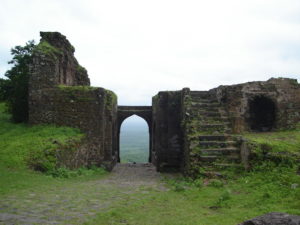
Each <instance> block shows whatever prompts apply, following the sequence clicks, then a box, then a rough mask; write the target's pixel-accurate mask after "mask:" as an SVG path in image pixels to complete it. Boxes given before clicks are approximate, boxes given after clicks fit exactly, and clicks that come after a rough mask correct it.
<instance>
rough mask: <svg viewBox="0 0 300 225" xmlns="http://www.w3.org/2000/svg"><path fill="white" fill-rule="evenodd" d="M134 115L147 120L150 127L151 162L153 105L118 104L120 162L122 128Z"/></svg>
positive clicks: (118, 149) (117, 141)
mask: <svg viewBox="0 0 300 225" xmlns="http://www.w3.org/2000/svg"><path fill="white" fill-rule="evenodd" d="M132 115H137V116H139V117H141V118H143V119H144V120H146V122H147V124H148V128H149V160H148V161H149V162H151V143H152V107H151V106H118V112H117V129H118V130H117V140H115V141H116V143H117V151H118V162H120V130H121V125H122V123H123V121H124V120H125V119H127V118H128V117H130V116H132Z"/></svg>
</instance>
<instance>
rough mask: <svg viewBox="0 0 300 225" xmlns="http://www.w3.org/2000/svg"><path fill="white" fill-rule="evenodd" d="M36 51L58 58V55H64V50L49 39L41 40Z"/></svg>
mask: <svg viewBox="0 0 300 225" xmlns="http://www.w3.org/2000/svg"><path fill="white" fill-rule="evenodd" d="M35 51H36V52H39V53H43V54H45V55H47V56H49V57H51V58H52V59H57V56H58V55H62V54H63V52H62V51H61V50H60V49H58V48H56V47H54V46H52V45H51V44H49V43H48V42H47V41H41V42H40V43H39V44H38V45H37V46H36V49H35Z"/></svg>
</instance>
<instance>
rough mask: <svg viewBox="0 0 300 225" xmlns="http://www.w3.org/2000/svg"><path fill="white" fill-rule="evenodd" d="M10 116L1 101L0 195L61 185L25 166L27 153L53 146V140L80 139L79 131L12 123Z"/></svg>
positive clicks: (58, 181) (62, 182) (54, 145)
mask: <svg viewBox="0 0 300 225" xmlns="http://www.w3.org/2000/svg"><path fill="white" fill-rule="evenodd" d="M9 118H10V115H8V114H7V113H5V105H4V103H0V171H1V172H0V196H1V195H3V194H7V193H12V192H15V191H21V190H24V189H26V188H29V189H30V188H34V189H35V188H37V187H38V186H44V185H58V184H64V183H65V181H63V180H59V179H54V178H52V177H50V176H45V175H44V174H41V173H38V172H34V171H32V170H30V169H28V167H27V162H26V161H27V158H28V155H29V154H30V152H35V151H37V150H49V149H54V148H55V147H56V144H54V143H53V142H54V141H56V142H60V143H64V142H65V141H67V140H69V139H70V138H72V139H76V138H81V137H82V134H81V133H80V132H79V131H78V130H76V129H72V128H67V127H60V128H58V127H55V126H49V125H48V126H32V127H31V126H28V125H25V124H14V123H12V122H10V119H9ZM76 179H77V178H76Z"/></svg>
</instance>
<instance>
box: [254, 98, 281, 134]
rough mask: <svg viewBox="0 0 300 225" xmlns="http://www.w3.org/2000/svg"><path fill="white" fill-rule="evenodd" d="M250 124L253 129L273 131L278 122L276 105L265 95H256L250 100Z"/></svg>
mask: <svg viewBox="0 0 300 225" xmlns="http://www.w3.org/2000/svg"><path fill="white" fill-rule="evenodd" d="M249 112H250V119H249V125H250V128H251V130H253V131H263V132H265V131H271V130H272V129H273V128H274V127H275V122H276V105H275V103H274V101H273V100H272V99H270V98H267V97H265V96H256V97H254V98H253V99H252V100H250V101H249Z"/></svg>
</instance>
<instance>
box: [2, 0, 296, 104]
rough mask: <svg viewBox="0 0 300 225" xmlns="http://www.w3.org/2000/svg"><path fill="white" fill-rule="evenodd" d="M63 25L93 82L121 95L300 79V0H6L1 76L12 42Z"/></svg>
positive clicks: (146, 99) (123, 100)
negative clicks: (273, 78)
mask: <svg viewBox="0 0 300 225" xmlns="http://www.w3.org/2000/svg"><path fill="white" fill-rule="evenodd" d="M39 31H59V32H61V33H62V34H64V35H66V36H67V38H68V39H69V40H70V42H71V43H72V44H73V45H74V46H75V48H76V52H75V56H76V57H77V59H78V61H79V63H80V64H81V65H83V66H84V67H86V69H87V70H88V73H89V76H90V79H91V84H92V85H93V86H101V87H104V88H107V89H110V90H113V91H114V92H115V93H116V94H117V95H118V97H119V100H118V101H119V104H123V105H124V104H126V105H150V104H151V97H152V96H153V95H155V94H156V93H157V92H158V91H160V90H179V89H182V88H183V87H190V88H191V89H194V90H207V89H210V88H214V87H217V86H219V85H222V84H223V85H225V84H234V83H241V82H247V81H253V80H267V79H269V78H270V77H291V78H296V79H298V81H300V1H299V0H226V1H225V0H204V1H203V0H195V1H193V0H180V1H177V0H151V1H150V0H147V1H145V0H26V1H24V0H0V77H3V74H4V72H5V71H6V70H7V69H8V65H7V61H8V60H10V48H11V47H13V46H16V45H24V44H25V43H26V41H28V40H31V39H35V40H36V41H38V40H39Z"/></svg>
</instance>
